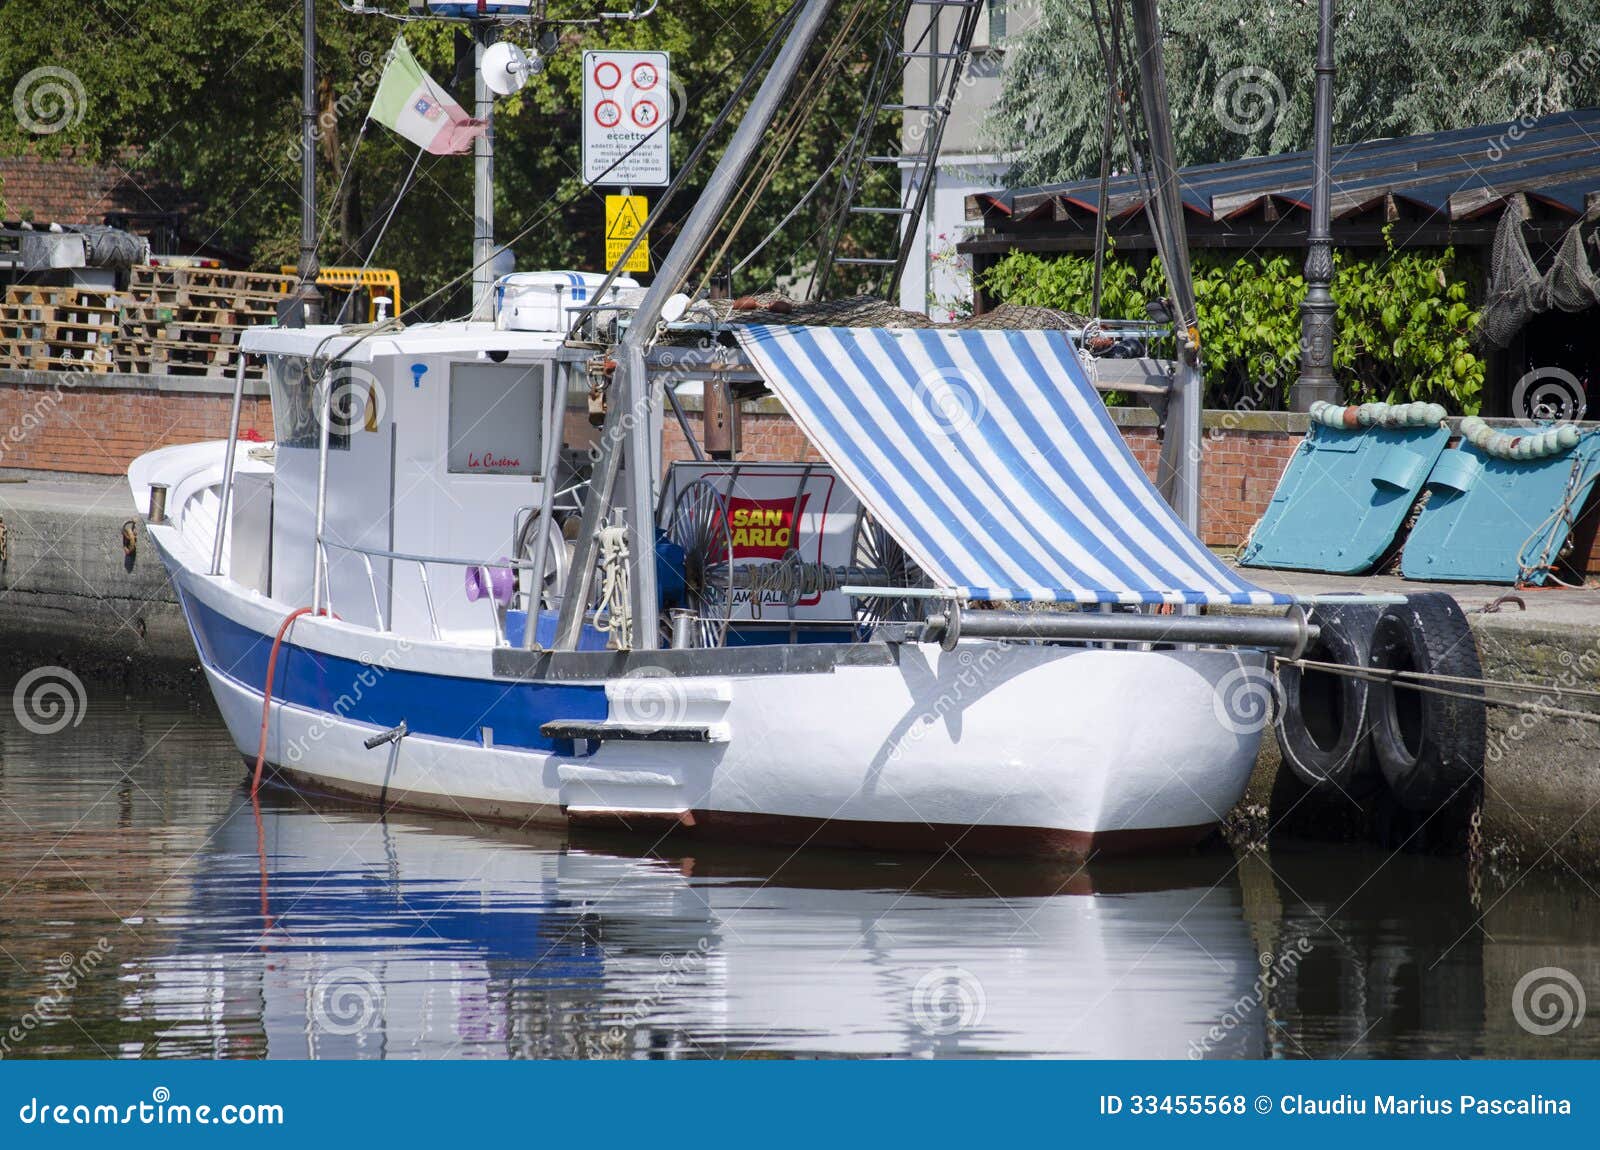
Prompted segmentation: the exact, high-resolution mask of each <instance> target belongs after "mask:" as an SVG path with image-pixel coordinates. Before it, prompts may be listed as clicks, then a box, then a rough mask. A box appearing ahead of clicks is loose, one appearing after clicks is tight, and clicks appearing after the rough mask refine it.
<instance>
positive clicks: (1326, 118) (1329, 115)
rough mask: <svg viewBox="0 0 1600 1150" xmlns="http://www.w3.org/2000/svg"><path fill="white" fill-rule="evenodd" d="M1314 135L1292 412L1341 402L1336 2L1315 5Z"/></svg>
mask: <svg viewBox="0 0 1600 1150" xmlns="http://www.w3.org/2000/svg"><path fill="white" fill-rule="evenodd" d="M1314 117H1315V118H1314V121H1313V126H1312V132H1313V135H1314V136H1315V141H1314V143H1313V145H1312V173H1311V227H1310V229H1309V230H1308V232H1307V234H1306V266H1305V279H1306V298H1305V300H1304V302H1302V303H1301V305H1300V376H1299V378H1298V379H1296V380H1295V383H1294V386H1293V388H1291V389H1290V392H1289V406H1290V407H1291V408H1292V409H1293V410H1295V411H1309V410H1310V409H1311V405H1312V404H1313V403H1315V402H1316V401H1317V400H1319V399H1324V400H1327V401H1328V402H1329V403H1337V402H1339V384H1338V381H1336V380H1335V379H1334V378H1333V340H1334V334H1335V320H1334V303H1333V291H1332V284H1333V234H1332V231H1331V229H1330V227H1329V223H1328V213H1329V207H1328V199H1329V184H1330V183H1331V169H1332V167H1333V0H1319V3H1318V5H1317V88H1316V108H1315V112H1314Z"/></svg>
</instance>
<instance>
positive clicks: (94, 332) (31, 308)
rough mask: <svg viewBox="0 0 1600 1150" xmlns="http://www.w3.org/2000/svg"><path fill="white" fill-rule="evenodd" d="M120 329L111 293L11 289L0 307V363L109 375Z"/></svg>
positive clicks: (35, 368) (91, 289) (116, 304)
mask: <svg viewBox="0 0 1600 1150" xmlns="http://www.w3.org/2000/svg"><path fill="white" fill-rule="evenodd" d="M119 325H120V316H119V314H118V299H117V295H116V293H114V292H111V291H107V290H102V289H95V288H71V287H10V288H7V289H6V296H5V302H4V303H3V304H0V364H4V365H5V366H6V367H12V368H25V369H30V370H34V371H51V370H56V371H92V372H103V371H110V370H112V368H113V366H114V363H115V347H116V340H117V336H118V332H119Z"/></svg>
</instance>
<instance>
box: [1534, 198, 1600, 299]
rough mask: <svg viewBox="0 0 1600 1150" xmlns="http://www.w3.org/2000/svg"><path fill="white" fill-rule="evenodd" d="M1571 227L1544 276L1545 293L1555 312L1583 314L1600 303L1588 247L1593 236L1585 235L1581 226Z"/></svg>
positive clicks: (1598, 281)
mask: <svg viewBox="0 0 1600 1150" xmlns="http://www.w3.org/2000/svg"><path fill="white" fill-rule="evenodd" d="M1588 222H1589V221H1588V219H1587V218H1586V219H1584V220H1583V221H1582V222H1581V223H1576V224H1573V225H1572V227H1571V228H1569V229H1568V230H1567V234H1566V236H1565V237H1564V238H1563V239H1562V241H1561V247H1560V248H1558V249H1557V250H1556V258H1555V262H1554V263H1552V264H1551V265H1550V270H1549V271H1548V272H1546V273H1545V277H1544V287H1545V294H1546V295H1547V296H1548V297H1549V300H1550V306H1551V307H1553V308H1555V309H1556V310H1557V311H1583V310H1584V309H1586V308H1591V307H1594V306H1595V305H1596V304H1600V276H1597V275H1596V274H1595V271H1594V265H1593V264H1592V263H1590V252H1589V248H1590V246H1591V245H1592V244H1593V243H1594V235H1593V233H1590V234H1588V235H1585V234H1584V232H1585V229H1584V224H1587V223H1588Z"/></svg>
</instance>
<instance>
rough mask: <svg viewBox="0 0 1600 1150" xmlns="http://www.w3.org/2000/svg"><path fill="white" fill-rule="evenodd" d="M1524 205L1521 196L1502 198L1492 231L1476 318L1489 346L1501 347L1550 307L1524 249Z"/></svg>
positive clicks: (1481, 334) (1531, 257)
mask: <svg viewBox="0 0 1600 1150" xmlns="http://www.w3.org/2000/svg"><path fill="white" fill-rule="evenodd" d="M1527 218H1528V206H1527V203H1526V202H1525V201H1524V200H1523V199H1522V197H1521V196H1513V197H1512V198H1511V199H1509V200H1507V201H1506V210H1505V213H1504V214H1503V215H1501V217H1500V226H1499V227H1498V228H1496V229H1495V233H1494V250H1493V255H1492V256H1491V262H1490V265H1489V269H1490V270H1489V292H1488V298H1487V299H1486V300H1485V302H1484V305H1483V315H1482V318H1481V319H1480V320H1479V321H1478V338H1479V339H1480V340H1481V341H1482V342H1483V343H1484V344H1485V345H1487V346H1489V347H1505V346H1506V345H1507V344H1509V343H1510V342H1511V340H1512V338H1513V337H1515V336H1516V334H1517V332H1519V331H1521V330H1522V325H1523V324H1525V323H1527V322H1528V320H1530V319H1532V318H1533V317H1534V316H1535V315H1538V314H1539V313H1540V312H1542V311H1546V310H1548V309H1549V307H1550V301H1549V294H1548V292H1547V291H1546V289H1545V285H1544V277H1543V276H1541V275H1540V274H1539V268H1538V266H1537V265H1535V264H1534V262H1533V256H1532V255H1530V254H1529V252H1528V241H1527V240H1526V239H1524V238H1523V235H1522V224H1523V221H1524V220H1526V219H1527Z"/></svg>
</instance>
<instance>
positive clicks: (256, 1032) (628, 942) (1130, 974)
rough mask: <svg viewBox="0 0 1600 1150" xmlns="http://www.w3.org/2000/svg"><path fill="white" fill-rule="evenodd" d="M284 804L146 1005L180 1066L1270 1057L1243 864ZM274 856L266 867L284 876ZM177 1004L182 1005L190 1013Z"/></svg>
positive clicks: (268, 811)
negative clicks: (1256, 993)
mask: <svg viewBox="0 0 1600 1150" xmlns="http://www.w3.org/2000/svg"><path fill="white" fill-rule="evenodd" d="M461 826H462V824H461V823H459V822H453V823H443V822H438V823H436V822H433V821H430V820H426V819H419V818H411V817H393V816H391V817H390V818H388V819H387V820H384V819H381V818H378V817H377V816H375V815H372V814H370V813H367V812H358V811H354V810H351V809H341V808H338V807H332V806H328V805H325V804H322V803H319V804H318V805H317V806H315V807H312V806H308V805H305V804H304V800H301V799H297V798H293V797H286V796H281V795H274V796H271V797H270V798H268V799H267V800H266V801H265V803H264V806H263V809H262V811H261V830H260V837H259V840H258V834H257V824H256V820H255V818H254V816H253V814H252V811H251V809H250V807H249V806H248V805H246V806H244V807H242V808H240V809H239V810H237V811H235V813H234V814H233V815H231V816H230V817H229V818H228V819H227V820H225V822H224V823H223V824H222V825H221V826H220V827H219V828H218V830H217V833H216V834H215V835H214V836H213V839H212V843H211V846H210V848H208V849H209V850H210V851H211V852H212V857H209V858H205V859H203V860H197V861H198V862H200V863H201V865H199V866H197V867H196V868H195V871H194V876H195V877H194V879H193V883H194V887H193V891H194V894H193V898H194V906H193V909H192V917H191V918H190V920H189V922H188V924H187V929H186V930H184V931H183V932H182V934H181V935H180V936H179V937H180V938H181V942H180V943H178V944H177V945H176V946H175V948H174V950H173V951H172V952H171V953H170V954H169V955H166V956H163V957H159V958H157V959H156V960H155V961H154V962H153V964H152V965H153V966H154V968H155V969H154V970H153V972H152V974H153V977H147V978H145V979H143V980H141V982H142V985H143V988H144V989H143V991H142V998H143V1001H142V1003H141V1007H142V1011H143V1013H144V1014H145V1016H146V1017H147V1018H149V1017H154V1018H159V1019H161V1020H163V1021H164V1022H165V1023H166V1024H167V1026H166V1029H165V1030H164V1033H163V1036H162V1041H161V1046H162V1047H163V1048H164V1049H165V1050H167V1051H171V1052H183V1053H197V1054H198V1053H214V1054H224V1055H234V1056H259V1055H262V1054H265V1055H267V1056H271V1057H290V1058H299V1057H458V1056H483V1057H503V1056H508V1055H510V1056H519V1055H525V1056H535V1057H538V1056H545V1057H548V1056H556V1057H560V1056H584V1057H698V1056H738V1055H742V1054H747V1053H773V1054H808V1053H829V1054H847V1055H874V1054H889V1055H913V1056H917V1055H922V1056H970V1055H981V1054H1003V1055H1027V1054H1072V1055H1084V1056H1095V1057H1117V1058H1164V1057H1179V1058H1182V1057H1193V1056H1196V1054H1197V1053H1203V1054H1205V1055H1206V1056H1214V1057H1250V1056H1259V1055H1261V1054H1262V1053H1263V1042H1262V1038H1261V1033H1262V1029H1263V1023H1262V1022H1261V1020H1260V1019H1259V1018H1257V1019H1253V1020H1252V1021H1251V1024H1250V1025H1242V1026H1237V1027H1232V1028H1229V1029H1227V1030H1226V1031H1217V1032H1216V1033H1220V1034H1221V1036H1222V1037H1221V1039H1220V1040H1213V1041H1208V1040H1207V1039H1206V1037H1205V1036H1206V1032H1207V1031H1210V1030H1212V1029H1213V1028H1214V1027H1216V1026H1217V1024H1218V1021H1219V1019H1222V1018H1223V1017H1224V1016H1225V1015H1227V1014H1228V1013H1229V1012H1230V1011H1235V1010H1236V1009H1237V1007H1238V1003H1239V1002H1240V1000H1241V999H1243V998H1245V997H1246V996H1248V995H1250V994H1251V993H1252V987H1253V986H1254V985H1255V983H1256V979H1257V976H1258V973H1259V971H1260V965H1259V959H1258V953H1257V948H1256V946H1255V944H1254V943H1253V942H1252V938H1251V934H1250V931H1249V929H1248V928H1247V926H1246V923H1245V919H1244V915H1243V912H1242V899H1241V892H1240V888H1239V884H1238V882H1237V880H1236V879H1235V878H1234V877H1233V876H1232V871H1233V859H1232V857H1231V856H1229V855H1226V854H1222V855H1216V856H1209V857H1200V858H1194V859H1190V860H1187V861H1183V860H1180V861H1177V862H1174V861H1172V860H1168V861H1165V862H1163V863H1161V864H1138V863H1133V864H1130V863H1121V864H1118V865H1117V866H1116V867H1114V868H1105V869H1101V868H1098V867H1097V868H1094V869H1092V870H1084V869H1060V870H1055V869H1052V868H1050V867H1048V866H1041V865H1040V864H1038V863H1002V862H999V861H996V862H992V863H987V864H984V865H983V866H982V868H981V869H972V868H969V867H968V866H966V865H964V864H962V863H960V862H959V861H957V860H953V859H947V860H943V861H934V860H933V859H931V858H930V857H927V856H902V857H882V856H871V855H861V854H856V853H852V854H849V855H817V854H812V853H807V854H804V855H800V856H797V857H793V858H791V857H790V856H789V855H788V854H786V853H779V852H771V853H751V852H748V851H742V852H739V853H726V852H719V853H717V854H715V855H705V854H701V855H699V856H697V857H695V858H675V857H670V856H669V857H666V858H661V857H640V856H638V855H637V854H634V855H629V854H627V853H619V852H626V851H627V849H628V846H629V844H630V843H631V842H634V841H635V840H632V839H610V838H593V839H568V838H567V837H566V836H565V835H556V834H551V835H535V834H527V833H524V834H511V833H508V832H496V831H492V830H485V831H483V832H482V833H467V834H464V833H461V829H460V828H461ZM258 845H259V847H260V848H262V849H261V854H260V855H258ZM163 1000H164V1001H163Z"/></svg>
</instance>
